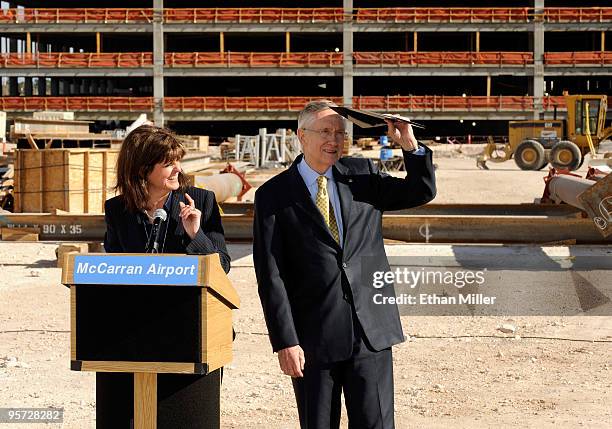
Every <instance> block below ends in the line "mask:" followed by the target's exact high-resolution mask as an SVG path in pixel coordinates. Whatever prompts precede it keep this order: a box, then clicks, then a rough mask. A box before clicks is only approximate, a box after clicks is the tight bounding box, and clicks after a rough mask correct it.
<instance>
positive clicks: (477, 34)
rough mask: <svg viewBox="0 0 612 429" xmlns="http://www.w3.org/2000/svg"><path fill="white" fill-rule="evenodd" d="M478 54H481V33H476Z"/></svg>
mask: <svg viewBox="0 0 612 429" xmlns="http://www.w3.org/2000/svg"><path fill="white" fill-rule="evenodd" d="M476 52H480V31H477V32H476Z"/></svg>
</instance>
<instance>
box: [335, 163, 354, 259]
mask: <svg viewBox="0 0 612 429" xmlns="http://www.w3.org/2000/svg"><path fill="white" fill-rule="evenodd" d="M332 172H333V174H334V180H335V181H336V187H337V189H338V196H339V197H340V206H341V208H342V242H343V243H344V247H345V248H346V232H347V231H348V229H349V223H350V220H351V207H352V206H353V193H352V191H351V188H350V183H351V182H352V181H353V179H351V178H350V177H348V176H347V173H348V168H346V167H345V166H344V165H342V164H340V163H339V162H336V164H335V165H334V167H333V169H332Z"/></svg>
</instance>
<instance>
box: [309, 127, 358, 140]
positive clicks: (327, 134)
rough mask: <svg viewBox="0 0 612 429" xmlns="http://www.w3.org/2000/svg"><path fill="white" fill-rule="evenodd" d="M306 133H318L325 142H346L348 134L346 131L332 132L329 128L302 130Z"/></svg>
mask: <svg viewBox="0 0 612 429" xmlns="http://www.w3.org/2000/svg"><path fill="white" fill-rule="evenodd" d="M302 129H303V130H304V131H310V132H313V133H317V134H319V135H320V136H321V138H322V139H325V140H332V139H334V140H344V139H345V138H346V137H347V136H348V134H347V133H346V131H344V130H338V131H335V130H330V129H328V128H324V129H322V130H313V129H309V128H302Z"/></svg>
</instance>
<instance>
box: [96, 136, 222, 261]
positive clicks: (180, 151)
mask: <svg viewBox="0 0 612 429" xmlns="http://www.w3.org/2000/svg"><path fill="white" fill-rule="evenodd" d="M184 155H185V149H184V148H183V146H182V144H181V143H180V141H179V140H178V139H177V138H176V137H175V136H174V135H173V134H172V133H171V132H169V131H168V130H166V129H163V128H157V127H153V126H149V125H143V126H141V127H138V128H136V129H135V130H133V131H132V132H131V133H130V134H129V135H128V136H127V137H126V138H125V140H124V141H123V144H122V146H121V151H120V152H119V158H118V160H117V184H116V186H115V190H116V191H117V194H118V195H117V196H116V197H114V198H111V199H110V200H108V201H106V204H105V205H104V210H105V220H106V235H105V238H104V248H105V249H106V252H108V253H142V252H147V253H152V252H155V253H187V254H198V255H208V254H211V253H218V254H219V258H220V260H221V266H222V267H223V269H224V270H225V272H226V273H227V272H229V269H230V257H229V255H228V253H227V248H226V246H225V238H224V234H223V226H222V225H221V216H220V215H219V208H218V206H217V203H216V200H215V195H214V193H212V192H211V191H207V190H204V189H199V188H195V187H193V186H189V185H188V181H187V177H186V176H185V174H184V173H183V171H182V170H181V159H182V158H183V156H184ZM164 216H165V218H164ZM162 218H163V220H161V219H162Z"/></svg>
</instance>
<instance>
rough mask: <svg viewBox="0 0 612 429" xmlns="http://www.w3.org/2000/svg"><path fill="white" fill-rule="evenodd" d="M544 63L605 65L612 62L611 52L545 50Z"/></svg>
mask: <svg viewBox="0 0 612 429" xmlns="http://www.w3.org/2000/svg"><path fill="white" fill-rule="evenodd" d="M544 64H546V65H564V66H566V65H581V64H586V65H593V64H598V65H606V64H612V52H605V51H604V52H601V51H594V52H547V53H544Z"/></svg>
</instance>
